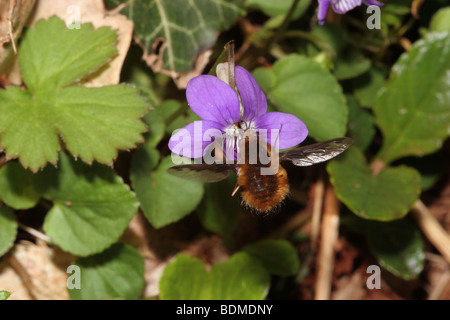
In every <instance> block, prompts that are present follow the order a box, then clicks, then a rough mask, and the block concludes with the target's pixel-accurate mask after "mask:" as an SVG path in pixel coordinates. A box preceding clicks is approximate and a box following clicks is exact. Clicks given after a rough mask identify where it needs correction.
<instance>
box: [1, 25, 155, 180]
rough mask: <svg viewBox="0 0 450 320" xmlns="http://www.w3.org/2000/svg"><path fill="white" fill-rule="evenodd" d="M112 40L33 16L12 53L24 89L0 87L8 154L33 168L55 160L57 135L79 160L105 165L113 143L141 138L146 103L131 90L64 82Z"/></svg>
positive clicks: (89, 66) (125, 145)
mask: <svg viewBox="0 0 450 320" xmlns="http://www.w3.org/2000/svg"><path fill="white" fill-rule="evenodd" d="M49 35H52V37H53V35H54V37H55V38H52V37H50V38H49ZM55 39H57V41H55ZM48 41H51V42H52V43H53V45H54V46H55V47H51V49H52V50H51V51H52V52H51V53H49V52H48V51H49V48H48V47H45V46H43V45H42V44H43V43H44V44H45V43H47V42H48ZM114 41H115V33H114V32H113V31H112V30H110V29H108V28H100V29H98V30H93V29H92V27H91V26H90V25H89V24H83V25H81V29H72V30H70V29H67V28H66V26H65V24H64V22H63V21H62V20H60V19H59V18H57V17H52V18H50V19H49V20H48V21H45V20H42V21H39V22H38V23H37V24H36V28H35V29H30V30H29V31H28V32H27V34H26V36H25V38H24V40H23V41H22V44H21V46H20V49H19V59H20V63H21V70H22V73H23V77H24V81H25V83H26V84H27V85H28V88H29V90H23V89H19V88H15V87H7V89H6V90H2V91H0V134H1V146H2V147H3V148H5V149H6V154H7V156H8V157H10V158H19V159H20V162H21V163H22V165H23V166H24V167H25V168H28V167H29V168H31V170H33V171H37V170H38V169H39V168H41V167H44V166H45V164H46V163H47V162H52V163H56V162H57V159H58V150H59V149H60V140H63V141H64V142H65V144H66V146H67V148H68V150H69V151H70V152H71V153H72V154H73V155H75V156H79V157H80V158H81V159H82V160H83V161H85V162H89V163H90V162H92V161H94V160H97V161H99V162H101V163H107V164H111V162H112V161H113V159H114V158H115V157H116V156H117V150H118V149H121V150H124V149H125V150H126V149H130V148H133V147H135V144H136V143H137V142H139V141H142V139H143V138H142V133H143V132H144V131H145V130H146V128H145V125H144V123H142V122H141V121H140V119H139V118H140V117H142V116H143V114H144V113H145V112H146V111H147V104H146V103H145V101H144V100H143V99H141V98H140V97H139V96H138V91H137V89H135V88H132V87H127V86H124V85H115V86H105V87H101V88H85V87H78V86H75V87H65V86H67V85H68V84H71V83H73V82H74V81H75V80H79V79H80V77H81V76H82V75H83V74H86V72H88V71H91V72H92V71H95V70H96V68H98V67H99V66H100V65H101V64H103V63H105V62H107V61H108V59H109V58H110V57H111V54H112V53H114V52H115V50H116V49H115V48H114ZM93 47H95V49H92V48H93ZM68 48H69V49H70V50H69V51H68V50H67V49H68ZM79 48H82V50H79Z"/></svg>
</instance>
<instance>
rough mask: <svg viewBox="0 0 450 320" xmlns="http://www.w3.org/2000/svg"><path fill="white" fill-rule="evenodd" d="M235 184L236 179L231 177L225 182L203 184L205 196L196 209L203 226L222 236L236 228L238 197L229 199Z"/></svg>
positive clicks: (238, 207)
mask: <svg viewBox="0 0 450 320" xmlns="http://www.w3.org/2000/svg"><path fill="white" fill-rule="evenodd" d="M235 184H236V178H235V177H234V176H232V175H229V176H228V178H227V179H226V180H223V181H220V182H217V183H207V184H205V196H204V197H203V201H202V202H201V204H200V206H199V208H198V215H199V217H200V220H201V221H202V224H203V226H204V227H205V228H206V229H208V230H210V231H212V232H215V233H217V234H220V235H222V236H224V235H229V234H230V233H231V232H232V231H233V230H234V229H235V228H236V224H237V219H238V216H239V213H240V212H241V206H240V199H239V197H238V196H237V195H235V196H234V197H231V193H232V192H233V189H234V187H235Z"/></svg>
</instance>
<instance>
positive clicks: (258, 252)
mask: <svg viewBox="0 0 450 320" xmlns="http://www.w3.org/2000/svg"><path fill="white" fill-rule="evenodd" d="M244 251H245V252H247V253H248V254H250V255H251V256H253V257H255V258H257V259H259V260H260V261H261V263H262V265H263V266H264V268H266V270H267V271H269V272H270V273H271V274H275V275H280V276H291V275H294V274H296V273H297V272H298V269H299V268H300V261H299V260H298V255H297V252H296V251H295V249H294V247H293V246H292V245H291V244H290V243H289V242H287V241H286V240H262V241H258V242H256V243H252V244H250V245H247V246H245V247H244Z"/></svg>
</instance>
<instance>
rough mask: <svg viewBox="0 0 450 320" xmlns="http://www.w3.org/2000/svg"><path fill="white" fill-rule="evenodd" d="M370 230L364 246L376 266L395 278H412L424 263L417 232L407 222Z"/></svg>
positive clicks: (391, 223)
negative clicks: (369, 251)
mask: <svg viewBox="0 0 450 320" xmlns="http://www.w3.org/2000/svg"><path fill="white" fill-rule="evenodd" d="M374 227H375V228H374V229H373V230H372V232H370V233H369V234H368V242H369V246H370V249H371V251H372V253H373V254H374V255H375V257H376V258H377V260H378V262H379V264H380V265H381V266H382V267H383V268H384V269H386V270H388V271H389V272H391V273H392V274H394V275H396V276H397V277H400V278H403V279H405V280H411V279H414V278H416V277H417V276H418V275H419V274H420V273H421V272H422V270H423V266H424V263H425V245H424V243H423V240H422V237H421V235H420V232H419V230H417V228H416V227H415V226H414V225H413V224H412V223H411V222H410V221H409V220H407V219H401V220H397V221H392V222H388V223H377V224H376V225H375V226H374Z"/></svg>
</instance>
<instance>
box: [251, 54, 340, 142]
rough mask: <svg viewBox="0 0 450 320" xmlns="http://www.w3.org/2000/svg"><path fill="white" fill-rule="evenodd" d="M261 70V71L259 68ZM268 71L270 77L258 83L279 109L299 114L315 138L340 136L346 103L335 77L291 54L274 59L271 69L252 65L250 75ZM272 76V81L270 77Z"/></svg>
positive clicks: (305, 59)
mask: <svg viewBox="0 0 450 320" xmlns="http://www.w3.org/2000/svg"><path fill="white" fill-rule="evenodd" d="M262 70H264V71H262ZM267 73H271V76H270V79H271V81H262V83H264V84H265V85H271V86H270V87H264V86H263V87H262V88H263V89H264V90H265V91H266V94H267V96H268V99H269V100H270V101H271V102H273V104H274V105H275V106H277V107H278V108H279V109H280V110H281V111H283V112H287V113H291V114H294V115H296V116H297V117H299V118H300V119H301V120H302V121H303V122H304V123H305V124H306V126H307V127H308V130H309V134H310V135H311V136H312V137H314V138H315V139H316V140H319V141H322V140H328V139H332V138H336V137H342V136H344V134H345V132H346V125H347V112H348V111H347V107H346V105H345V97H344V95H343V94H342V89H341V87H340V86H339V84H338V83H337V81H336V79H335V78H334V77H333V76H332V75H331V74H330V73H329V72H328V71H326V70H324V69H322V67H321V66H320V65H319V64H318V63H316V62H315V61H313V60H311V59H309V58H307V57H303V56H300V55H296V54H291V55H289V56H287V57H285V58H282V59H280V60H278V61H277V62H275V64H274V65H273V67H272V69H271V70H270V71H268V70H267V69H261V68H260V69H256V70H255V72H254V73H253V75H254V76H255V78H256V80H257V81H258V83H259V81H260V79H261V78H262V77H263V76H266V75H267ZM273 79H275V81H273Z"/></svg>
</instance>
